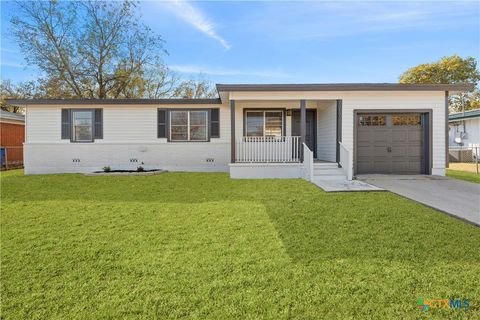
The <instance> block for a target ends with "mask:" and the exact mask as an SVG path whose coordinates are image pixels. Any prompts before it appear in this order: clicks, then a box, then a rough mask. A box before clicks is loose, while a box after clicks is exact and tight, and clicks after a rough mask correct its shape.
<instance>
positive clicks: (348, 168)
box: [339, 142, 353, 180]
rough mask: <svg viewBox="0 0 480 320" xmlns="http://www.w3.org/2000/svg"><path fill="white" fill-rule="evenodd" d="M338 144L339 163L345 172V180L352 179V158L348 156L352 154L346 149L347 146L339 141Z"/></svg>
mask: <svg viewBox="0 0 480 320" xmlns="http://www.w3.org/2000/svg"><path fill="white" fill-rule="evenodd" d="M339 144H340V161H339V163H340V165H341V166H342V168H343V171H344V172H345V175H346V176H347V180H352V179H353V166H352V163H353V162H352V159H351V158H350V157H351V156H352V154H351V152H350V151H349V150H348V148H347V147H346V146H345V145H344V144H343V143H341V142H339Z"/></svg>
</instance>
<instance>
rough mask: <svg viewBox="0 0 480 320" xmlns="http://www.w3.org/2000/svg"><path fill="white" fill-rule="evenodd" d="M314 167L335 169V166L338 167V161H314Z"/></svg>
mask: <svg viewBox="0 0 480 320" xmlns="http://www.w3.org/2000/svg"><path fill="white" fill-rule="evenodd" d="M313 168H325V169H327V168H330V169H335V168H338V164H337V163H332V162H314V163H313Z"/></svg>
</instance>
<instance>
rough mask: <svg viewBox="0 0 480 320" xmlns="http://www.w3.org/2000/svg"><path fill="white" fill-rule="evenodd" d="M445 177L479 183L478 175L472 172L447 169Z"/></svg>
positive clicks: (479, 177) (479, 176)
mask: <svg viewBox="0 0 480 320" xmlns="http://www.w3.org/2000/svg"><path fill="white" fill-rule="evenodd" d="M447 177H450V178H453V179H460V180H465V181H470V182H475V183H480V174H478V173H474V172H467V171H458V170H451V169H447Z"/></svg>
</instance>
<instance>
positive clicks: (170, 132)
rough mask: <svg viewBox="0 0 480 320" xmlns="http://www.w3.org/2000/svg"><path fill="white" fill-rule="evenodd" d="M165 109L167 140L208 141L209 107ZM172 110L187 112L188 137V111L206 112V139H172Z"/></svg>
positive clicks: (181, 141) (174, 141)
mask: <svg viewBox="0 0 480 320" xmlns="http://www.w3.org/2000/svg"><path fill="white" fill-rule="evenodd" d="M165 110H167V127H168V130H167V136H168V137H167V142H173V143H176V142H178V143H192V142H193V143H196V142H200V143H202V142H210V138H211V136H210V134H211V133H210V131H211V130H210V109H209V108H169V109H165ZM172 111H187V112H188V118H187V119H188V120H187V121H188V124H187V127H188V131H187V133H188V137H190V111H204V112H206V113H207V123H206V129H207V139H206V140H172V121H171V119H172V118H171V117H172Z"/></svg>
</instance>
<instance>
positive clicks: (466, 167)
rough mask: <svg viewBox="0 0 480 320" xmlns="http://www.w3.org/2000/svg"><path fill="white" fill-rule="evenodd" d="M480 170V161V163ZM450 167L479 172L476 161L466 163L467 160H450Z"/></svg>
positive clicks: (479, 166)
mask: <svg viewBox="0 0 480 320" xmlns="http://www.w3.org/2000/svg"><path fill="white" fill-rule="evenodd" d="M478 168H479V170H480V163H479V164H478ZM448 169H452V170H459V171H467V172H474V173H476V172H477V165H476V164H475V163H465V162H450V163H449V165H448Z"/></svg>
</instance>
